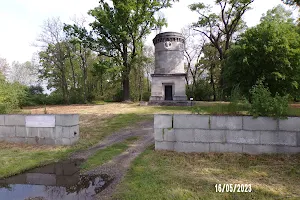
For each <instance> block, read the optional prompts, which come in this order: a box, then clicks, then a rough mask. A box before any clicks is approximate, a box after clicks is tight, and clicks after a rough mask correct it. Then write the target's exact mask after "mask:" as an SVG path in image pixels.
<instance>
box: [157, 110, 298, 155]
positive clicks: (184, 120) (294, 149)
mask: <svg viewBox="0 0 300 200" xmlns="http://www.w3.org/2000/svg"><path fill="white" fill-rule="evenodd" d="M299 130H300V117H289V118H288V119H286V120H274V119H272V118H268V117H258V118H256V119H254V118H252V117H250V116H209V115H186V114H174V115H161V114H158V115H155V116H154V138H155V149H157V150H170V151H177V152H235V153H248V154H262V153H299V152H300V132H299Z"/></svg>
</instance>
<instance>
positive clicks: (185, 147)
mask: <svg viewBox="0 0 300 200" xmlns="http://www.w3.org/2000/svg"><path fill="white" fill-rule="evenodd" d="M174 150H175V151H177V152H186V153H189V152H199V153H201V152H209V144H208V143H185V142H176V143H175V145H174Z"/></svg>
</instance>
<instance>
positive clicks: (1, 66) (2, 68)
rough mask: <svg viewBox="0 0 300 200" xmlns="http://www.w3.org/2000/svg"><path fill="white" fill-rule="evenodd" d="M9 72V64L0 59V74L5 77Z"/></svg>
mask: <svg viewBox="0 0 300 200" xmlns="http://www.w3.org/2000/svg"><path fill="white" fill-rule="evenodd" d="M8 71H9V64H8V62H7V60H6V59H5V58H0V72H1V73H2V74H3V75H4V76H5V77H7V75H8Z"/></svg>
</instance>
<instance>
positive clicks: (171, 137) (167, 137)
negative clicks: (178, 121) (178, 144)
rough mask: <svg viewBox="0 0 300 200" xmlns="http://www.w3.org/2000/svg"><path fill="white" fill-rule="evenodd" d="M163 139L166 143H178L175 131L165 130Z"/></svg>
mask: <svg viewBox="0 0 300 200" xmlns="http://www.w3.org/2000/svg"><path fill="white" fill-rule="evenodd" d="M163 139H164V141H168V142H175V141H176V138H175V130H174V129H167V128H165V129H164V132H163Z"/></svg>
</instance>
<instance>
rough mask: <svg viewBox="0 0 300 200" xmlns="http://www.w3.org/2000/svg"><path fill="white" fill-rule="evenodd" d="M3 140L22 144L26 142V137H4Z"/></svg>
mask: <svg viewBox="0 0 300 200" xmlns="http://www.w3.org/2000/svg"><path fill="white" fill-rule="evenodd" d="M5 141H6V142H8V143H16V144H22V143H23V144H24V143H26V138H25V137H11V138H10V137H7V138H5Z"/></svg>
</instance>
